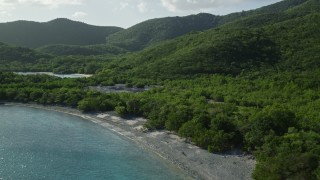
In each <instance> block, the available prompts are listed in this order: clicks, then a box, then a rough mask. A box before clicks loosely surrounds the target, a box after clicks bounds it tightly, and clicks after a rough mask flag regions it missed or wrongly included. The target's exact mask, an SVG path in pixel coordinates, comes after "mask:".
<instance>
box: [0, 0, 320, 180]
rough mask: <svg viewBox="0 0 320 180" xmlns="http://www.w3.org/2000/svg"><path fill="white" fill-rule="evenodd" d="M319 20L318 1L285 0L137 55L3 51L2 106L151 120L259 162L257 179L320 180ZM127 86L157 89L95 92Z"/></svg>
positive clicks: (72, 49) (65, 49) (64, 49)
mask: <svg viewBox="0 0 320 180" xmlns="http://www.w3.org/2000/svg"><path fill="white" fill-rule="evenodd" d="M319 12H320V1H319V0H284V1H281V2H279V3H276V4H273V5H270V6H266V7H262V8H259V9H256V10H252V11H246V12H241V13H234V14H230V15H226V16H223V18H222V19H220V21H219V22H218V21H217V26H215V27H212V28H210V29H208V30H200V31H192V32H189V33H187V34H185V35H181V36H179V37H176V38H174V39H171V40H166V41H163V42H161V41H162V40H164V39H166V38H167V37H166V38H163V39H161V38H159V39H157V38H158V37H157V36H155V37H154V38H155V39H157V40H155V41H154V42H156V41H158V42H157V43H155V44H153V43H151V45H150V46H147V45H149V44H148V43H149V42H153V41H152V36H150V37H151V39H148V40H147V41H143V43H141V46H139V47H140V48H143V47H144V46H147V47H146V48H144V49H142V50H141V51H137V52H128V51H127V50H124V49H125V48H127V47H125V46H123V48H124V49H122V48H115V46H118V45H114V46H109V45H110V44H107V45H106V46H105V45H93V46H65V45H59V46H48V47H45V48H40V49H37V50H31V49H27V48H20V47H15V46H8V45H6V44H1V46H0V54H1V57H2V59H1V62H3V63H1V64H0V70H1V71H2V73H0V100H3V101H15V102H36V103H39V104H47V105H51V104H58V105H65V106H71V107H75V108H78V109H80V110H82V111H84V112H91V111H109V110H115V111H116V112H117V113H118V114H119V115H120V116H123V117H126V116H132V115H135V116H143V117H145V118H147V119H148V121H147V123H146V125H145V126H146V127H147V128H148V129H149V130H157V129H167V130H170V131H173V132H176V133H177V134H179V135H180V136H182V137H186V138H188V139H190V140H192V142H193V143H195V144H196V145H198V146H200V147H201V148H204V149H207V150H208V151H210V152H214V153H217V152H218V153H225V152H228V151H230V150H235V149H237V150H239V149H240V150H242V151H244V152H246V153H251V154H253V155H255V157H256V159H257V166H256V169H255V171H254V173H253V178H254V179H261V180H264V179H306V180H309V179H320V134H319V132H320V79H319V77H320V53H319V52H320V13H319ZM205 16H208V17H211V18H214V19H215V20H216V18H217V19H219V18H221V17H218V16H210V15H205ZM190 17H196V16H189V18H190ZM173 19H175V18H173ZM178 19H179V18H178ZM209 19H210V18H209ZM176 20H177V19H176ZM180 20H181V19H180ZM150 22H153V20H151V21H150ZM134 27H135V26H134ZM137 27H141V24H140V25H137ZM135 28H136V27H135ZM175 28H176V27H175V26H174V27H173V29H175ZM208 28H209V27H208ZM138 29H139V28H138ZM128 30H130V28H129V29H128ZM140 31H141V32H143V30H137V32H139V33H140ZM126 32H129V31H126ZM126 32H124V31H122V32H119V33H116V34H114V37H112V38H116V36H118V35H117V34H120V33H124V35H123V41H119V42H129V43H128V44H130V43H131V40H128V38H127V37H126V35H125V34H126ZM132 32H134V31H132ZM147 32H148V31H147ZM129 34H130V33H129ZM133 34H135V33H132V35H130V37H133V38H135V37H136V36H134V35H133ZM120 37H121V36H119V38H120ZM137 37H138V36H137ZM163 37H164V36H163ZM110 38H111V37H110ZM138 39H139V38H138ZM127 40H128V41H127ZM132 42H142V41H140V40H137V41H136V40H134V41H132ZM125 44H126V43H125ZM132 44H134V43H132ZM119 46H120V45H119ZM105 47H107V49H108V48H109V49H111V50H110V51H105V49H104V48H105ZM120 47H121V46H120ZM46 48H47V49H49V50H46ZM59 48H60V49H59ZM82 48H84V49H82ZM101 49H103V50H101ZM128 49H129V48H128ZM86 50H88V54H86V53H84V52H86ZM131 50H132V49H131ZM136 50H137V49H136ZM78 51H79V54H77V52H78ZM80 51H81V52H82V53H83V54H81V53H80ZM101 51H103V52H106V53H101V54H100V53H97V54H95V53H96V52H101ZM115 52H116V53H115ZM22 69H23V70H24V71H28V70H29V71H35V70H36V71H54V72H70V73H71V72H82V73H95V74H94V76H93V77H91V78H88V79H59V78H54V77H49V76H45V75H41V76H19V75H16V74H13V73H10V72H4V71H21V70H22ZM118 83H125V84H127V86H128V87H132V86H137V87H143V86H146V85H147V86H149V85H155V86H151V87H153V88H151V89H150V90H148V91H145V92H141V93H101V92H97V91H93V90H89V89H88V88H87V87H88V86H96V85H102V86H103V85H114V84H118Z"/></svg>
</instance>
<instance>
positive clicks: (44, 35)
mask: <svg viewBox="0 0 320 180" xmlns="http://www.w3.org/2000/svg"><path fill="white" fill-rule="evenodd" d="M121 29H122V28H119V27H103V26H92V25H88V24H85V23H82V22H76V21H71V20H69V19H64V18H59V19H55V20H52V21H49V22H44V23H39V22H32V21H15V22H7V23H0V42H4V43H8V44H14V45H18V46H23V47H29V48H36V47H40V46H44V45H49V44H70V45H91V44H101V43H105V38H106V37H107V36H109V35H110V34H113V33H115V32H118V31H120V30H121Z"/></svg>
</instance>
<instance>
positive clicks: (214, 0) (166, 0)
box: [161, 0, 254, 12]
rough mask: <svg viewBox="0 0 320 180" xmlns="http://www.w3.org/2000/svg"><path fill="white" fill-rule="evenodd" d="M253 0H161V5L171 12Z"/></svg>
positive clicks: (210, 7) (211, 7)
mask: <svg viewBox="0 0 320 180" xmlns="http://www.w3.org/2000/svg"><path fill="white" fill-rule="evenodd" d="M245 1H254V0H161V3H162V6H164V7H165V8H166V9H167V10H169V11H172V12H177V11H193V10H203V9H213V8H217V7H221V6H225V5H230V4H233V5H234V4H237V3H240V2H245Z"/></svg>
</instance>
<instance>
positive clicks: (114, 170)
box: [0, 105, 186, 180]
mask: <svg viewBox="0 0 320 180" xmlns="http://www.w3.org/2000/svg"><path fill="white" fill-rule="evenodd" d="M185 178H186V176H185V175H184V174H183V173H182V171H181V170H179V169H177V168H176V167H175V166H173V165H171V164H169V163H167V162H166V161H164V160H162V159H161V158H159V157H158V156H156V155H154V154H153V153H151V152H148V151H147V150H144V149H142V148H141V147H139V146H138V145H137V144H135V143H133V142H131V141H130V140H128V139H126V138H124V137H121V136H120V135H117V134H114V133H113V132H111V131H109V130H108V129H106V128H103V127H101V126H99V125H97V124H95V123H93V122H90V121H88V120H85V119H82V118H80V117H76V116H72V115H68V114H64V113H59V112H54V111H47V110H41V109H34V108H26V107H15V106H4V105H0V179H4V180H7V179H14V180H16V179H24V180H29V179H30V180H31V179H32V180H33V179H59V180H61V179H72V180H73V179H77V180H78V179H83V180H91V179H117V180H118V179H119V180H122V179H134V180H143V179H146V180H157V179H159V180H160V179H161V180H163V179H164V180H169V179H185Z"/></svg>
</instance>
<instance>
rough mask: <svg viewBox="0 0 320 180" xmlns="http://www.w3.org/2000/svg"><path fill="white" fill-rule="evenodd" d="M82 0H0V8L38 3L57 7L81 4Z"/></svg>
mask: <svg viewBox="0 0 320 180" xmlns="http://www.w3.org/2000/svg"><path fill="white" fill-rule="evenodd" d="M83 1H84V0H0V10H1V9H6V8H12V7H17V6H19V5H31V6H33V5H38V6H39V5H40V6H48V7H59V6H62V5H81V4H83Z"/></svg>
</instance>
